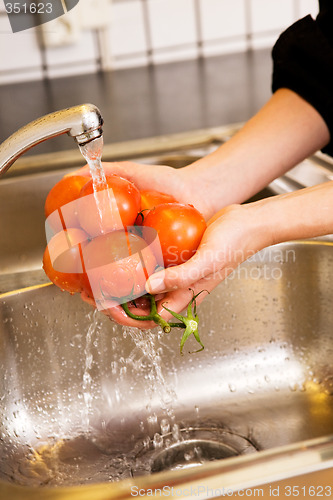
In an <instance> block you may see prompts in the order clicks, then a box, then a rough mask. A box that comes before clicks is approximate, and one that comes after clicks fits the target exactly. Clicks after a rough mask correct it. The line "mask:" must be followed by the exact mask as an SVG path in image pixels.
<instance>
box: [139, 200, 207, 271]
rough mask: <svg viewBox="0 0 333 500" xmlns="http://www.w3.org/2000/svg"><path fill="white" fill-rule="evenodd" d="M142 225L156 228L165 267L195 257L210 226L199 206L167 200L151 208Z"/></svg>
mask: <svg viewBox="0 0 333 500" xmlns="http://www.w3.org/2000/svg"><path fill="white" fill-rule="evenodd" d="M143 226H146V227H152V228H154V229H156V231H157V234H158V237H159V240H160V244H161V248H162V254H163V260H164V266H165V267H170V266H177V265H179V264H182V263H183V262H186V261H187V260H188V259H189V258H190V257H192V255H193V254H194V253H195V251H196V249H197V248H198V246H199V243H200V241H201V238H202V235H203V233H204V232H205V230H206V227H207V226H206V222H205V220H204V218H203V216H202V215H201V214H200V212H198V210H196V209H195V208H194V207H193V206H192V205H183V204H181V203H164V204H162V205H159V206H157V207H156V208H155V209H154V210H150V212H149V214H148V215H147V217H146V218H145V220H144V222H143Z"/></svg>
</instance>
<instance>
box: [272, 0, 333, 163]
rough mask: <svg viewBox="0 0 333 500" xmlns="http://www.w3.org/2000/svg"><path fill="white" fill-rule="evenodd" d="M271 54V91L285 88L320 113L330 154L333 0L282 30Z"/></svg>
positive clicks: (332, 103) (332, 126)
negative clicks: (328, 139)
mask: <svg viewBox="0 0 333 500" xmlns="http://www.w3.org/2000/svg"><path fill="white" fill-rule="evenodd" d="M272 56H273V63H274V67H273V81H272V90H273V92H275V91H276V90H277V89H279V88H282V87H284V88H289V89H291V90H293V91H294V92H296V93H297V94H299V95H300V96H301V97H303V99H305V100H306V101H308V102H309V103H310V104H311V105H312V106H313V107H314V108H315V109H316V110H317V111H318V112H319V113H320V115H321V116H322V117H323V119H324V120H325V122H326V124H327V126H328V128H329V131H330V136H331V141H330V143H329V144H328V145H327V146H326V147H325V148H324V149H323V151H324V152H325V153H327V154H330V155H331V156H333V1H332V0H329V2H324V1H322V2H321V10H320V13H319V15H318V17H317V19H316V20H313V19H312V18H311V16H307V17H305V18H303V19H301V20H299V21H297V22H296V23H295V24H293V25H292V26H291V27H290V28H288V29H287V30H286V31H285V32H284V33H282V35H281V36H280V37H279V39H278V41H277V42H276V44H275V46H274V47H273V51H272Z"/></svg>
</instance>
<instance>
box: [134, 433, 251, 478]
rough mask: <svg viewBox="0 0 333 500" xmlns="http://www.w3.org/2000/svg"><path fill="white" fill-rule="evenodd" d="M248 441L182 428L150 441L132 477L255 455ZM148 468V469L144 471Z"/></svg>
mask: <svg viewBox="0 0 333 500" xmlns="http://www.w3.org/2000/svg"><path fill="white" fill-rule="evenodd" d="M256 451H258V448H257V447H256V446H255V444H254V443H253V442H251V440H250V439H249V438H246V437H244V436H241V435H239V434H237V433H234V432H232V431H229V430H225V429H220V428H204V427H203V428H198V427H196V428H193V427H192V428H184V429H180V430H179V432H178V434H177V438H176V439H175V437H174V434H172V433H171V432H170V433H168V434H164V435H163V436H160V439H159V440H158V441H156V437H155V439H154V440H150V441H149V443H146V445H145V446H144V447H143V449H141V451H140V453H139V454H138V455H137V467H136V470H133V475H134V476H136V475H139V474H140V473H141V474H142V473H143V469H144V470H145V473H147V472H148V473H155V472H162V471H167V470H179V469H189V468H193V467H199V466H201V465H203V464H205V463H207V462H211V461H215V460H223V459H225V458H230V457H236V456H239V455H244V454H249V453H255V452H256ZM148 469H149V470H148Z"/></svg>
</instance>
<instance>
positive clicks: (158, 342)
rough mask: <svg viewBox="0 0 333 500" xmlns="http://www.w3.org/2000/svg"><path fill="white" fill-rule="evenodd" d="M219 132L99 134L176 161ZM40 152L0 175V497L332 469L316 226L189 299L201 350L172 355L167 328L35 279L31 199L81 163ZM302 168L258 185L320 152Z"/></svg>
mask: <svg viewBox="0 0 333 500" xmlns="http://www.w3.org/2000/svg"><path fill="white" fill-rule="evenodd" d="M233 133H234V129H233V128H227V129H222V128H221V129H218V130H213V131H209V132H207V133H198V134H194V137H193V134H192V138H191V140H190V139H189V138H188V137H185V136H184V137H183V136H182V137H173V138H172V140H171V139H170V138H167V140H166V138H161V139H160V140H159V141H150V142H149V141H147V142H146V143H144V144H143V143H142V142H144V141H140V144H136V143H135V144H133V145H132V148H131V147H129V145H128V144H127V145H118V147H117V146H112V148H111V147H110V148H108V147H106V151H105V154H104V159H105V160H118V159H122V158H123V157H125V155H126V156H127V157H131V158H133V159H136V160H139V161H144V162H150V163H155V164H169V165H172V166H174V167H175V168H178V167H181V166H184V165H186V164H188V163H190V162H192V161H194V160H195V159H197V158H199V157H200V156H202V155H204V154H207V153H208V152H209V151H210V150H212V149H214V148H215V147H216V145H217V144H221V143H222V142H223V141H225V140H227V139H228V137H229V136H230V135H232V134H233ZM148 153H149V156H148ZM42 156H43V155H40V157H39V158H35V159H34V158H31V157H30V158H28V159H27V160H25V159H22V160H19V161H18V162H17V164H15V166H14V167H13V169H14V170H13V172H11V175H13V176H12V177H8V178H4V179H2V180H1V181H0V214H1V215H0V220H1V224H2V227H3V228H4V229H3V231H5V233H6V235H7V237H6V239H5V241H3V242H2V244H1V246H0V316H1V322H0V345H1V349H0V374H1V376H0V386H1V388H0V411H1V415H2V418H1V424H0V497H1V498H10V499H11V500H12V499H13V500H15V499H21V498H31V499H35V498H36V496H38V498H40V499H43V498H45V499H50V498H61V499H67V498H68V499H69V498H70V499H71V500H72V499H73V498H79V499H80V500H83V499H85V498H87V499H88V498H89V499H90V498H94V499H95V498H96V499H105V500H106V499H111V498H117V499H119V498H130V497H132V496H133V495H134V496H137V495H135V493H136V492H137V490H134V493H133V490H132V488H133V487H134V488H139V487H141V488H142V491H144V492H146V491H147V489H148V488H157V489H158V488H163V487H166V486H167V487H171V486H172V487H178V488H183V490H182V491H185V490H184V489H186V488H189V487H190V488H192V487H193V485H197V486H198V488H201V487H202V484H205V485H206V486H207V488H208V489H210V492H209V495H208V493H207V490H200V491H199V490H198V491H197V492H196V493H195V494H193V495H194V496H195V497H196V498H207V497H208V496H210V497H219V496H221V495H220V493H221V491H220V488H221V485H224V486H225V487H226V488H227V487H229V488H232V489H233V490H236V489H239V488H243V487H252V486H256V485H261V484H267V483H268V482H269V481H275V480H281V479H286V478H289V479H288V480H289V483H288V484H292V480H295V481H296V483H295V484H297V478H298V477H301V475H302V474H303V475H304V474H308V475H309V474H310V473H311V474H312V475H313V474H322V473H323V472H325V470H326V469H327V468H329V467H332V466H333V397H332V396H333V367H332V363H331V358H332V353H333V342H332V337H333V310H332V300H333V281H332V279H331V276H332V273H333V248H332V245H333V243H332V242H331V241H329V240H330V238H328V239H327V241H324V240H316V241H298V242H290V243H285V244H281V245H276V246H274V247H270V248H268V249H265V250H264V251H262V252H260V253H259V254H257V255H256V256H254V257H253V258H252V259H250V260H248V261H247V262H245V263H244V264H242V265H241V266H240V267H239V268H238V269H237V271H235V273H234V274H233V275H232V276H231V277H229V278H228V279H227V280H226V281H225V282H224V283H222V284H220V285H219V287H218V288H217V289H216V290H215V291H214V292H213V293H212V294H211V295H210V296H209V297H207V299H206V300H205V301H204V303H203V304H202V305H200V308H199V314H200V335H201V338H202V340H203V342H204V344H205V349H204V351H202V352H200V353H193V352H189V351H194V350H195V349H196V348H197V345H196V343H195V341H194V340H193V341H192V343H191V341H188V343H187V344H186V348H187V349H185V351H186V352H185V354H184V356H181V355H180V354H179V342H180V337H181V332H180V331H173V332H172V334H162V333H161V332H160V331H159V330H158V329H155V330H152V331H149V332H140V331H138V330H136V329H130V328H122V327H120V326H119V325H116V324H114V323H112V322H111V321H110V320H109V319H108V318H107V317H105V316H104V315H103V314H101V313H99V312H95V311H93V310H92V308H91V307H90V306H88V305H87V304H85V303H83V302H82V301H81V300H80V298H79V297H78V296H70V295H69V294H67V293H62V292H61V291H60V290H59V289H57V288H56V287H55V286H53V285H51V284H49V283H48V280H47V278H46V276H45V275H44V272H43V271H42V269H41V260H42V255H43V251H44V246H45V234H44V216H43V205H44V201H45V198H46V195H47V193H48V191H49V190H50V188H51V187H52V186H53V185H54V184H55V183H56V182H57V181H58V180H59V179H60V178H61V177H62V176H63V175H64V174H65V173H67V172H69V171H70V170H71V169H73V168H77V167H78V166H80V164H82V161H81V160H80V158H79V157H78V156H77V154H75V155H71V154H69V155H64V154H63V153H62V154H61V155H60V157H59V156H58V155H56V156H49V155H45V158H44V157H43V158H41V157H42ZM303 167H304V168H301V166H297V167H296V168H295V169H294V170H293V171H291V173H290V174H288V176H284V177H283V178H281V179H278V180H277V181H274V183H272V184H271V185H270V186H268V187H267V189H266V190H264V191H263V192H261V193H259V195H258V197H264V196H270V195H272V194H274V193H279V192H287V191H290V190H294V189H298V188H299V187H301V186H302V185H311V184H312V183H315V182H322V181H325V180H327V179H329V178H330V176H331V175H332V171H333V167H332V165H331V164H330V163H329V162H327V161H326V159H325V158H324V157H322V156H320V155H319V156H316V158H314V159H309V160H307V161H306V162H305V163H304V165H303ZM15 168H17V173H15ZM318 176H319V177H320V179H319V177H318ZM303 181H304V182H303ZM17 199H20V204H18V203H17ZM13 227H14V228H15V229H16V230H15V231H12V230H11V229H12V228H13ZM312 475H311V478H312V479H311V481H312V483H311V484H315V480H316V478H318V477H320V482H319V483H318V484H319V485H323V484H324V480H325V478H324V479H323V478H322V476H315V477H313V476H312ZM302 477H303V476H302ZM295 478H296V479H295ZM140 496H141V497H142V498H145V495H144V494H142V495H141V494H140ZM147 496H150V495H149V494H147ZM177 496H181V495H179V494H178V493H177ZM183 496H187V497H188V496H189V495H187V494H184V495H183Z"/></svg>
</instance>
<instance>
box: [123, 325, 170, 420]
mask: <svg viewBox="0 0 333 500" xmlns="http://www.w3.org/2000/svg"><path fill="white" fill-rule="evenodd" d="M124 332H125V335H126V334H129V335H130V337H131V338H132V340H133V341H134V343H135V345H136V347H137V348H139V349H140V350H141V352H142V354H143V355H144V356H145V357H146V358H147V359H148V360H149V362H150V364H151V369H150V373H149V375H148V379H147V386H146V394H147V396H148V398H149V400H150V401H152V400H153V399H154V398H155V399H156V397H157V398H158V402H159V405H160V407H161V409H162V410H164V411H165V413H166V414H167V415H168V416H169V417H170V418H171V420H173V419H174V410H173V405H174V402H175V401H176V400H177V395H176V393H175V391H174V390H173V388H172V387H171V386H170V385H168V384H167V382H166V380H165V377H164V375H163V371H162V361H161V349H162V348H161V347H157V345H156V344H157V342H156V341H157V340H158V336H157V335H156V332H154V331H152V330H145V331H142V330H138V329H137V328H133V327H127V328H124ZM164 425H165V421H164Z"/></svg>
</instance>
